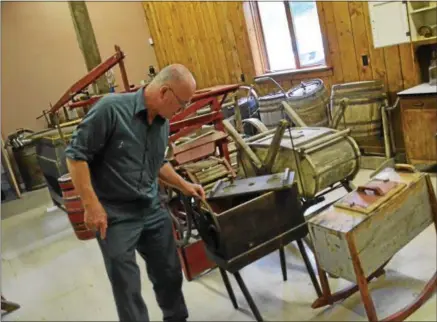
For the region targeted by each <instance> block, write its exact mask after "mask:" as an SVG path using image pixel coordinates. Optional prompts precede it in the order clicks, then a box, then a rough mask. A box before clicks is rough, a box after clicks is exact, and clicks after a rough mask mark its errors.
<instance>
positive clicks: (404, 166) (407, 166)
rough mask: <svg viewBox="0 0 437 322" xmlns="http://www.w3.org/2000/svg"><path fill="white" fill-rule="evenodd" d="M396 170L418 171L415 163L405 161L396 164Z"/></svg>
mask: <svg viewBox="0 0 437 322" xmlns="http://www.w3.org/2000/svg"><path fill="white" fill-rule="evenodd" d="M395 170H396V171H401V172H417V170H416V168H415V167H414V166H413V165H411V164H405V163H398V164H395Z"/></svg>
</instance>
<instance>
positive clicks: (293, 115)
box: [282, 101, 308, 127]
mask: <svg viewBox="0 0 437 322" xmlns="http://www.w3.org/2000/svg"><path fill="white" fill-rule="evenodd" d="M282 106H283V108H284V112H285V114H287V115H288V117H289V118H290V119H291V121H292V122H293V123H294V124H296V126H298V127H307V126H308V125H306V123H305V122H304V121H303V120H302V119H301V118H300V116H299V115H298V114H297V112H296V111H295V110H294V109H293V108H292V107H291V106H290V105H289V104H288V103H287V102H285V101H283V102H282Z"/></svg>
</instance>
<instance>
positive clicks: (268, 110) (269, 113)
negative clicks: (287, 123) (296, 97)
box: [258, 92, 286, 129]
mask: <svg viewBox="0 0 437 322" xmlns="http://www.w3.org/2000/svg"><path fill="white" fill-rule="evenodd" d="M282 101H285V94H284V93H282V92H277V93H271V94H267V95H264V96H260V97H259V98H258V106H259V116H260V120H261V122H263V123H264V124H265V126H267V128H268V129H273V128H275V127H277V126H278V124H279V121H280V120H282V119H284V118H286V116H285V114H284V113H283V111H282V105H281V103H282Z"/></svg>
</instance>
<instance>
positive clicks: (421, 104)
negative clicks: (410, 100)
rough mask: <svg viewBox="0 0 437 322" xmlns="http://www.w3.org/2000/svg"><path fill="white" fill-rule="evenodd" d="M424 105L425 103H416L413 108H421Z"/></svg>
mask: <svg viewBox="0 0 437 322" xmlns="http://www.w3.org/2000/svg"><path fill="white" fill-rule="evenodd" d="M423 104H424V103H423V102H420V103H414V104H413V106H416V107H421V106H423Z"/></svg>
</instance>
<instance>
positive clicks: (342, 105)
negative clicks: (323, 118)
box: [330, 98, 349, 129]
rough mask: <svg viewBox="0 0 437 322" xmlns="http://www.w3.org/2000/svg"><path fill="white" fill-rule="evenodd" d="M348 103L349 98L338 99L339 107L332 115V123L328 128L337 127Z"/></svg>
mask: <svg viewBox="0 0 437 322" xmlns="http://www.w3.org/2000/svg"><path fill="white" fill-rule="evenodd" d="M348 105H349V99H347V98H343V99H342V100H341V101H340V108H339V109H338V110H337V112H336V113H335V114H334V115H333V116H332V123H331V125H330V128H332V129H337V128H338V125H339V124H340V120H341V119H342V118H343V116H344V112H345V111H346V109H347V107H348Z"/></svg>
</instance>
